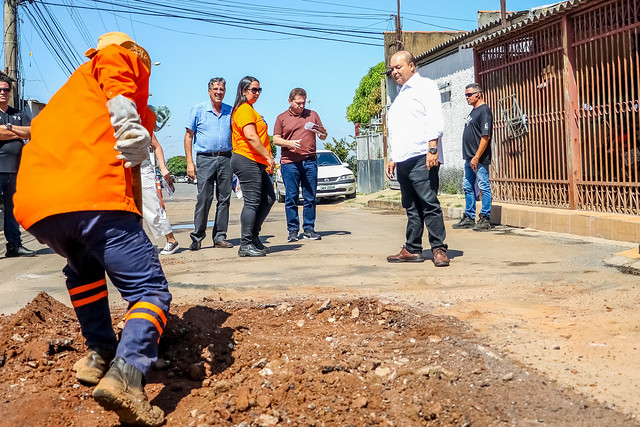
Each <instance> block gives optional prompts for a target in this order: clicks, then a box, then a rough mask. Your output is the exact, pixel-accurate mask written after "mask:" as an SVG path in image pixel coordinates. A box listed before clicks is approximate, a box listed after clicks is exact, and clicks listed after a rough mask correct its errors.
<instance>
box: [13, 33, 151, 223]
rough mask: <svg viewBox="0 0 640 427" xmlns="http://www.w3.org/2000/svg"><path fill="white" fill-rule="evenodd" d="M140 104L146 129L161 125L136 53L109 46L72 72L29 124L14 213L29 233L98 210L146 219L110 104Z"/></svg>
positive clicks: (145, 74)
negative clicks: (57, 218)
mask: <svg viewBox="0 0 640 427" xmlns="http://www.w3.org/2000/svg"><path fill="white" fill-rule="evenodd" d="M117 95H123V96H125V97H127V98H129V99H131V100H132V101H133V102H135V104H136V106H137V110H138V114H140V117H141V120H142V124H143V125H144V126H145V128H146V129H147V130H148V131H149V133H151V132H152V131H153V125H154V123H155V117H154V115H153V112H151V111H150V110H149V109H148V108H147V101H148V98H149V70H147V68H146V67H145V66H144V65H143V63H142V62H141V61H140V60H139V59H138V57H137V56H136V55H135V54H134V53H133V52H131V51H129V50H127V49H125V48H123V47H121V46H118V45H109V46H106V47H105V48H103V49H100V50H99V51H98V53H96V55H95V56H94V57H93V58H92V59H91V60H90V61H88V62H86V63H84V64H82V65H81V66H80V67H78V69H77V70H76V71H75V72H74V73H73V74H72V75H71V77H70V78H69V81H67V83H65V84H64V86H62V88H60V90H59V91H58V92H57V93H56V94H55V95H53V97H52V98H51V101H49V104H48V105H47V106H46V107H45V108H44V109H43V110H42V112H40V114H38V116H37V117H35V118H34V119H33V121H32V122H31V141H30V142H29V143H27V145H26V146H25V147H24V150H23V152H22V160H21V164H20V169H19V172H18V182H17V191H16V194H15V195H14V205H15V209H14V213H15V217H16V219H17V220H18V222H19V223H20V224H21V225H22V226H23V227H24V228H25V229H28V228H29V227H31V226H32V225H33V224H35V223H36V222H38V221H39V220H41V219H44V218H46V217H49V216H51V215H56V214H61V213H68V212H78V211H96V210H120V211H127V212H134V213H137V214H140V212H139V211H138V209H137V208H136V205H135V202H134V199H133V194H134V193H133V188H132V178H131V169H127V168H125V167H124V161H122V160H119V159H117V158H116V156H117V155H118V152H117V151H115V149H114V146H115V144H116V139H115V137H114V136H113V133H114V129H113V126H112V125H111V121H110V119H109V111H108V110H107V101H108V100H109V99H112V98H114V97H116V96H117Z"/></svg>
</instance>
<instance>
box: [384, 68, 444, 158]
mask: <svg viewBox="0 0 640 427" xmlns="http://www.w3.org/2000/svg"><path fill="white" fill-rule="evenodd" d="M387 124H388V131H389V160H391V161H392V162H396V163H397V162H402V161H404V160H407V159H410V158H412V157H416V156H421V155H423V154H426V153H427V152H428V150H429V141H431V140H434V139H437V140H438V161H439V162H440V163H444V157H443V156H442V138H441V137H442V131H443V129H444V119H443V117H442V107H441V105H440V90H438V85H437V84H436V82H434V81H433V80H431V79H428V78H426V77H422V76H421V75H420V74H418V73H415V74H414V75H413V76H411V78H410V79H409V80H407V81H406V82H405V84H404V85H402V87H400V88H399V90H398V96H397V97H396V99H395V100H394V101H393V104H391V107H390V108H389V114H388V117H387Z"/></svg>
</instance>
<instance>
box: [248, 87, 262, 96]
mask: <svg viewBox="0 0 640 427" xmlns="http://www.w3.org/2000/svg"><path fill="white" fill-rule="evenodd" d="M249 90H250V91H251V93H253V94H254V95H259V94H261V93H262V88H261V87H250V88H249Z"/></svg>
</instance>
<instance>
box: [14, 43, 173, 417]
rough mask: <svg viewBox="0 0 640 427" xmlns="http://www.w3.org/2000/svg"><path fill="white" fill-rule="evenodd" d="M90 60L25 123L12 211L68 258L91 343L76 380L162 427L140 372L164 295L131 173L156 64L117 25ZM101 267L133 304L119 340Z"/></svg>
mask: <svg viewBox="0 0 640 427" xmlns="http://www.w3.org/2000/svg"><path fill="white" fill-rule="evenodd" d="M85 55H86V56H87V57H88V58H90V60H89V61H88V62H86V63H84V64H82V65H81V66H80V67H78V69H77V70H76V71H75V72H74V73H73V74H72V75H71V77H70V78H69V80H68V81H67V83H65V85H64V86H62V88H61V89H60V90H59V91H58V92H57V93H56V94H55V95H54V96H53V97H52V98H51V100H50V101H49V104H48V105H47V106H46V107H45V108H44V109H43V110H42V112H41V113H40V114H39V115H38V116H37V117H35V119H34V120H33V121H32V123H31V126H32V128H31V141H30V143H29V144H27V145H26V146H25V147H24V151H23V154H22V164H21V167H20V171H19V173H18V180H17V191H16V195H15V198H14V202H15V210H14V212H15V216H16V219H17V220H18V222H19V223H20V224H22V226H23V227H24V228H25V229H27V230H28V231H29V232H30V233H31V234H33V235H34V236H35V237H36V238H37V239H38V240H39V241H40V242H42V243H46V244H47V245H49V246H50V247H51V248H52V249H53V250H55V251H56V252H57V253H58V254H60V255H62V256H63V257H65V258H66V259H67V265H66V266H65V268H64V269H63V272H64V274H65V276H66V283H67V289H68V291H69V295H70V297H71V303H72V305H73V307H74V309H75V312H76V314H77V316H78V320H79V321H80V326H81V328H82V333H83V335H84V337H85V339H86V343H87V348H88V351H87V354H86V355H85V356H84V357H83V358H82V359H80V360H79V361H78V362H77V363H76V364H75V365H74V369H75V370H76V377H77V378H78V379H79V380H80V381H82V382H84V383H88V384H92V385H95V384H97V386H96V388H95V389H94V391H93V397H94V398H95V399H96V400H97V401H98V403H100V404H101V405H102V406H103V407H105V408H106V409H110V410H114V411H116V413H117V414H118V415H119V416H120V421H121V422H122V423H124V424H135V425H144V426H157V425H160V424H162V423H163V422H164V413H163V412H162V410H161V409H159V408H158V407H155V406H151V404H150V403H149V400H148V398H147V396H146V394H145V392H144V381H145V380H144V378H145V375H146V374H147V372H148V371H149V369H150V367H151V365H152V364H153V363H154V362H155V360H156V359H157V354H158V341H159V340H160V336H161V334H162V331H163V329H164V327H165V326H166V322H167V313H168V311H169V304H170V302H171V294H170V293H169V289H168V285H167V281H166V279H165V277H164V273H163V271H162V268H161V266H160V262H159V260H158V255H157V253H156V251H155V247H154V246H153V245H152V244H151V242H150V241H149V238H148V237H147V235H146V234H145V232H144V231H143V229H142V224H141V221H140V215H141V212H140V211H139V208H138V207H137V206H136V202H135V200H134V190H135V188H134V179H133V174H132V167H134V166H137V165H139V164H140V163H141V162H142V161H143V160H144V159H145V158H146V157H147V156H148V153H149V151H148V147H149V142H150V139H151V138H150V134H151V132H153V126H154V124H155V117H154V116H153V113H152V112H151V111H150V110H149V109H148V108H147V100H148V97H149V74H150V68H151V62H150V59H149V55H148V54H147V52H146V51H145V50H144V49H143V48H142V47H140V46H139V45H137V44H136V43H135V42H134V41H133V40H132V39H131V38H130V37H129V36H127V35H126V34H124V33H119V32H113V33H107V34H104V35H102V36H101V37H100V39H99V40H98V45H97V47H96V48H95V49H93V48H92V49H89V50H88V51H87V52H86V53H85ZM134 172H137V169H135V170H134ZM138 173H139V172H138ZM138 182H139V180H138ZM105 273H106V275H108V276H109V278H110V279H111V282H112V283H113V285H114V286H115V287H116V289H118V291H119V292H120V294H121V295H122V297H123V298H124V299H125V300H126V301H127V302H128V303H129V310H128V312H127V315H126V320H125V325H124V329H123V330H122V335H121V339H120V342H118V341H117V339H116V335H115V333H114V330H113V327H112V322H111V316H110V312H109V302H108V298H107V294H108V291H107V281H106V275H105Z"/></svg>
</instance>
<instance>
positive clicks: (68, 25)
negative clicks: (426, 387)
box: [3, 0, 548, 158]
mask: <svg viewBox="0 0 640 427" xmlns="http://www.w3.org/2000/svg"><path fill="white" fill-rule="evenodd" d="M36 4H37V5H38V7H37V9H36V8H34V7H33V6H32V5H30V4H29V3H25V4H24V5H21V6H19V8H18V13H19V17H20V21H21V23H20V27H19V37H20V54H21V64H22V77H23V78H24V79H25V87H24V92H23V96H24V97H25V98H28V99H37V100H39V101H42V102H47V101H48V100H49V98H50V97H51V96H52V95H53V94H54V93H55V91H56V90H58V88H60V86H62V85H63V84H64V82H65V81H66V80H67V78H68V76H69V74H68V73H67V72H65V71H63V69H62V67H61V66H60V65H59V64H58V61H56V60H55V58H54V56H53V54H52V53H51V51H50V49H49V48H48V47H47V46H46V45H45V44H44V43H43V41H42V40H41V37H40V35H39V33H40V31H39V30H38V26H37V25H36V24H34V21H36V22H38V21H39V22H40V27H41V28H42V27H43V25H42V21H43V19H45V20H47V21H50V19H49V18H48V17H49V16H54V17H55V18H56V20H57V24H58V28H60V29H62V31H64V33H65V34H66V36H67V37H65V40H66V41H67V43H68V44H69V45H70V47H71V48H72V50H73V51H75V52H76V61H82V59H81V58H80V56H81V55H82V54H83V53H84V51H85V50H86V49H87V48H88V47H91V46H95V44H96V42H97V39H98V37H99V36H100V35H101V34H103V33H105V32H107V31H123V32H126V33H128V34H129V35H130V36H131V37H132V38H133V39H134V40H136V42H138V43H139V44H140V45H142V46H143V47H145V48H146V49H147V51H148V52H149V54H150V56H151V60H152V61H153V62H160V65H158V66H155V67H153V70H152V73H151V93H152V96H151V98H150V101H149V103H150V104H152V105H156V106H157V105H166V106H168V107H169V109H170V110H171V119H170V120H169V125H168V126H166V127H165V128H164V129H163V130H161V131H160V132H159V133H158V135H157V136H158V139H159V140H160V142H161V143H162V145H163V147H164V149H165V154H166V157H167V158H170V157H172V156H174V155H183V154H184V149H183V138H184V125H185V122H186V120H187V115H188V112H189V109H190V108H191V106H192V105H194V104H196V103H198V102H203V101H206V100H208V96H207V82H208V81H209V79H210V78H211V77H215V76H222V77H224V78H225V79H226V80H227V95H226V98H225V100H224V101H225V102H226V103H228V104H233V101H234V98H235V92H236V88H237V84H238V81H239V80H240V78H242V77H243V76H245V75H252V76H254V77H256V78H257V79H258V80H260V83H261V85H262V87H263V89H264V91H263V94H262V96H261V97H260V99H259V101H258V103H257V104H256V105H255V108H256V110H257V111H258V112H259V113H260V114H262V115H263V116H264V118H265V120H266V121H267V123H268V124H269V129H270V133H271V129H272V125H273V122H274V120H275V118H276V116H277V115H278V114H279V113H281V112H283V111H284V110H286V109H287V108H288V103H287V97H288V94H289V91H290V90H291V89H292V88H294V87H298V86H299V87H303V88H305V89H306V90H307V93H308V95H309V96H308V99H310V100H312V103H311V108H313V109H314V110H316V111H317V112H318V114H319V115H320V117H321V119H322V120H323V122H324V124H325V126H326V128H327V130H328V132H329V138H328V139H327V140H328V141H331V137H335V138H336V139H339V138H341V137H348V136H349V135H353V133H354V131H353V125H352V124H351V123H349V122H348V121H347V120H346V118H345V111H346V107H347V106H348V105H349V104H350V103H351V101H352V99H353V95H354V91H355V89H356V88H357V86H358V84H359V82H360V79H361V78H362V77H363V76H364V75H365V74H366V73H367V71H368V70H369V68H370V67H371V66H373V65H375V64H377V63H378V62H380V61H382V60H383V55H384V51H383V47H382V32H383V31H393V30H394V28H395V27H394V23H393V20H392V19H391V17H390V15H391V14H394V13H396V1H395V0H350V1H348V2H347V1H342V0H287V1H284V0H276V1H269V0H265V1H262V2H258V1H255V0H250V1H246V2H241V1H231V0H225V1H220V0H218V1H197V0H190V1H185V0H155V1H141V0H44V2H41V1H40V0H36ZM543 4H548V2H544V0H543V1H542V2H538V1H535V0H507V9H508V10H511V11H515V10H524V9H530V8H531V7H536V6H540V5H543ZM64 5H74V6H76V7H75V8H73V9H71V8H68V7H64ZM163 5H171V7H172V8H171V9H167V8H164V7H163ZM443 6H445V7H443ZM96 8H100V9H102V10H100V11H97V10H95V9H96ZM25 9H28V10H25ZM499 9H500V1H499V0H458V1H453V2H448V3H447V2H445V3H439V2H431V1H425V0H402V2H401V16H402V18H403V29H404V30H406V31H442V30H467V31H468V30H472V29H474V28H476V26H477V24H476V22H477V11H478V10H499ZM47 10H48V12H47ZM72 10H73V12H71V11H72ZM199 12H203V13H199ZM38 13H40V14H41V15H38ZM213 14H219V15H221V16H219V17H215V16H213ZM158 15H165V16H158ZM166 15H181V16H185V17H190V18H193V19H191V20H189V19H184V18H180V17H170V16H166ZM38 16H40V18H39V19H38ZM43 16H44V18H42V17H43ZM34 18H36V19H34ZM194 19H195V20H194ZM203 20H209V21H217V22H206V21H203ZM304 27H315V28H318V30H319V31H320V32H309V31H306V30H305V29H304ZM336 29H338V30H340V33H339V34H333V33H328V32H326V31H334V30H336ZM364 32H372V33H375V34H371V35H369V34H366V33H364ZM281 33H287V34H281ZM376 34H378V35H376ZM357 35H363V36H365V37H369V38H355V37H353V36H357ZM310 36H313V37H325V38H334V39H340V40H346V39H348V40H352V41H353V40H358V41H360V42H364V43H368V44H372V45H363V44H349V43H341V42H338V41H331V40H322V39H319V38H310ZM48 39H49V40H56V41H57V37H55V36H51V35H49V36H48ZM57 50H58V51H62V49H57ZM418 53H420V52H418ZM3 54H4V52H3ZM79 63H80V62H77V64H79ZM69 125H70V126H72V125H73V124H72V123H70V124H69Z"/></svg>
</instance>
